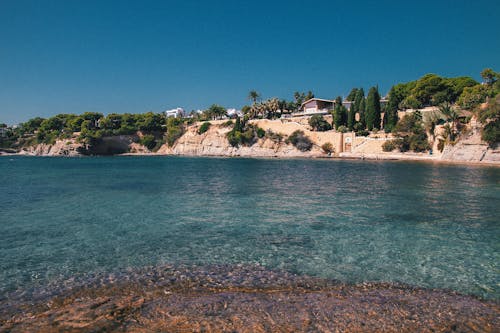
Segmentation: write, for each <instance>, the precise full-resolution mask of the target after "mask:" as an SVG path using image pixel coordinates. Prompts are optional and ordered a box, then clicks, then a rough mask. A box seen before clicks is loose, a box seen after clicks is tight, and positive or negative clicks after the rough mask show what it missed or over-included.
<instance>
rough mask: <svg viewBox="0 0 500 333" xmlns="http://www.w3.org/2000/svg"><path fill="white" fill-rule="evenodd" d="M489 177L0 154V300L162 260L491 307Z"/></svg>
mask: <svg viewBox="0 0 500 333" xmlns="http://www.w3.org/2000/svg"><path fill="white" fill-rule="evenodd" d="M499 184H500V170H498V169H497V168H487V167H462V166H445V165H432V164H421V163H402V162H366V161H363V162H361V161H331V160H330V161H313V160H264V159H263V160H259V159H216V158H207V159H203V158H174V157H127V158H113V157H106V158H81V159H59V158H21V157H15V158H12V161H11V160H9V159H6V158H0V202H1V203H2V204H1V206H2V209H1V210H0V227H1V233H0V257H1V258H2V260H1V261H0V291H11V290H15V289H20V290H23V289H26V288H30V287H31V286H37V285H39V286H43V285H45V284H47V283H49V282H50V281H54V280H59V279H67V278H68V277H71V276H85V275H86V274H88V273H99V272H104V273H105V272H111V271H116V270H121V269H125V268H127V267H143V266H147V265H157V264H162V263H187V264H202V265H206V264H260V265H264V266H266V267H268V268H279V269H284V270H288V271H291V272H294V273H297V274H309V275H312V276H317V277H322V278H330V279H337V280H341V281H345V282H361V281H393V282H403V283H408V284H410V285H416V286H421V287H433V288H434V287H436V288H450V289H454V290H458V291H461V292H465V293H471V294H475V295H480V296H484V297H489V298H495V299H498V298H499V296H500V291H499V282H498V281H499V279H498V271H499V268H500V267H499V264H498V263H499V262H500V241H499V239H500V221H499V219H498V217H497V212H498V203H499V202H500V187H499Z"/></svg>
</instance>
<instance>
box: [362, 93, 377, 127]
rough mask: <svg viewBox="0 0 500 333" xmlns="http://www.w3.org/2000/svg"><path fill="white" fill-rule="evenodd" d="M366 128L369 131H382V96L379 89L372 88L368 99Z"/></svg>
mask: <svg viewBox="0 0 500 333" xmlns="http://www.w3.org/2000/svg"><path fill="white" fill-rule="evenodd" d="M365 119H366V127H367V129H368V130H369V131H371V130H372V129H374V128H376V129H380V94H379V93H378V89H377V87H371V88H370V91H368V97H367V98H366V115H365Z"/></svg>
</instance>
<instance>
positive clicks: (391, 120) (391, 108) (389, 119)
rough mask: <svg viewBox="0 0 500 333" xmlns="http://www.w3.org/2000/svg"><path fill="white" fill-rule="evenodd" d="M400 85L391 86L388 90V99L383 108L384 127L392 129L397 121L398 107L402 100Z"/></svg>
mask: <svg viewBox="0 0 500 333" xmlns="http://www.w3.org/2000/svg"><path fill="white" fill-rule="evenodd" d="M401 89H402V88H401V86H399V87H398V86H397V85H396V86H393V87H392V88H391V90H390V91H389V100H388V102H387V105H386V108H385V115H384V121H385V125H384V129H386V130H388V131H392V129H393V128H394V126H396V124H397V122H398V107H399V103H401V101H402V100H403V92H402V91H401Z"/></svg>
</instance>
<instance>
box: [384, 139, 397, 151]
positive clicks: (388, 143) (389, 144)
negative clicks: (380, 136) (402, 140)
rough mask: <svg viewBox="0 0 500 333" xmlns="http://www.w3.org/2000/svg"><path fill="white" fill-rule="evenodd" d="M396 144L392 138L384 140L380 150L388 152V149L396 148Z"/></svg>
mask: <svg viewBox="0 0 500 333" xmlns="http://www.w3.org/2000/svg"><path fill="white" fill-rule="evenodd" d="M396 148H397V147H396V144H395V142H394V140H389V141H386V142H384V144H383V145H382V150H383V151H385V152H388V151H393V150H394V149H396Z"/></svg>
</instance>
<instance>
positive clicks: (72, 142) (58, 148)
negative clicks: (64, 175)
mask: <svg viewBox="0 0 500 333" xmlns="http://www.w3.org/2000/svg"><path fill="white" fill-rule="evenodd" d="M81 149H82V144H81V143H79V142H77V141H76V139H74V138H71V139H63V140H57V141H56V142H55V143H54V144H46V143H40V144H37V145H35V146H29V147H24V148H22V149H21V151H19V154H20V155H30V156H80V155H81Z"/></svg>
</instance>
